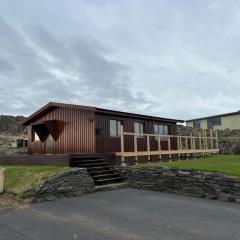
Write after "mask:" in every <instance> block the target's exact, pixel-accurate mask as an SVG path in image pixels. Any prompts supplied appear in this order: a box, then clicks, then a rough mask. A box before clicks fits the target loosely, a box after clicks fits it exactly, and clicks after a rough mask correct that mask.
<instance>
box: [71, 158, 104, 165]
mask: <svg viewBox="0 0 240 240" xmlns="http://www.w3.org/2000/svg"><path fill="white" fill-rule="evenodd" d="M75 163H76V164H82V163H83V164H85V163H108V164H109V161H108V160H106V159H102V158H99V159H90V160H89V159H78V160H75Z"/></svg>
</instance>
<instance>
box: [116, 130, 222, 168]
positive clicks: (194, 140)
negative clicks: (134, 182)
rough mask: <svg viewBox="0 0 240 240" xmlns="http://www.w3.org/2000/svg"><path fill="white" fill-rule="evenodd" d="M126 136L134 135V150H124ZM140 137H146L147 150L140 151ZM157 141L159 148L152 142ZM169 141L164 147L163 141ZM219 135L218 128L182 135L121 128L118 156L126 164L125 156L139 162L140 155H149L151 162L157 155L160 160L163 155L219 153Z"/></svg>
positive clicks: (178, 155)
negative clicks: (147, 132) (135, 131)
mask: <svg viewBox="0 0 240 240" xmlns="http://www.w3.org/2000/svg"><path fill="white" fill-rule="evenodd" d="M125 136H132V137H133V141H134V151H133V152H127V151H125V150H124V141H125ZM138 138H145V139H146V143H147V144H146V145H147V148H146V150H145V151H139V150H138V145H137V142H138V141H137V139H138ZM153 140H155V141H157V143H158V144H157V146H158V147H157V149H154V150H153V146H151V143H152V142H153ZM163 142H167V149H162V146H161V145H162V143H163ZM218 153H219V148H218V135H217V131H216V130H212V129H210V130H208V131H207V130H202V131H199V132H198V133H197V134H196V135H189V136H180V135H159V134H136V133H130V132H123V128H121V152H116V153H115V154H116V156H118V157H121V164H122V165H125V158H127V157H134V158H135V163H136V164H138V158H139V157H140V156H147V158H148V161H149V162H151V157H152V156H157V157H158V158H159V160H161V159H162V157H163V156H166V155H167V156H168V158H169V159H172V157H173V156H174V157H175V158H176V157H177V158H178V159H180V158H181V157H182V156H185V157H187V156H206V155H210V154H218Z"/></svg>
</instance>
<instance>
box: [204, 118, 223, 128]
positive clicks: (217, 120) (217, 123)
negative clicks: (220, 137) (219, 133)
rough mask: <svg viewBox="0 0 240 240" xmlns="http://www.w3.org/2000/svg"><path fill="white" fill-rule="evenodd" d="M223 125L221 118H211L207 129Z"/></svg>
mask: <svg viewBox="0 0 240 240" xmlns="http://www.w3.org/2000/svg"><path fill="white" fill-rule="evenodd" d="M220 125H221V118H210V119H208V120H207V127H208V128H213V127H214V126H220Z"/></svg>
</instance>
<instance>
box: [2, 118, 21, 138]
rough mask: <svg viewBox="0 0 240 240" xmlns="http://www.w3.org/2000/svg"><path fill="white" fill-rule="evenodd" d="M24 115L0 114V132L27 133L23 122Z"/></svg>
mask: <svg viewBox="0 0 240 240" xmlns="http://www.w3.org/2000/svg"><path fill="white" fill-rule="evenodd" d="M24 119H25V117H24V116H9V115H0V133H2V134H21V133H25V130H24V128H23V126H22V125H21V122H22V121H23V120H24Z"/></svg>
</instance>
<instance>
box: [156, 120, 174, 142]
mask: <svg viewBox="0 0 240 240" xmlns="http://www.w3.org/2000/svg"><path fill="white" fill-rule="evenodd" d="M156 127H157V128H156ZM156 129H157V132H156V131H155V130H156ZM161 130H162V131H161ZM166 130H167V131H166ZM153 131H154V134H157V135H161V140H165V141H166V137H165V135H169V134H170V126H169V125H168V124H159V123H154V125H153ZM166 132H167V134H166ZM155 139H156V141H157V140H158V137H157V136H156V137H155Z"/></svg>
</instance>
